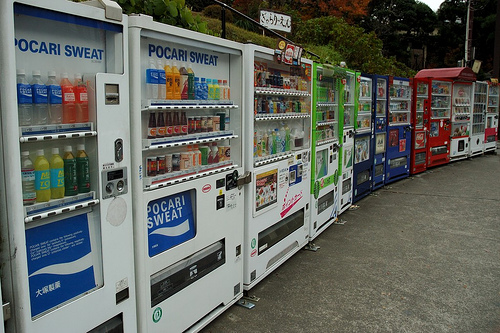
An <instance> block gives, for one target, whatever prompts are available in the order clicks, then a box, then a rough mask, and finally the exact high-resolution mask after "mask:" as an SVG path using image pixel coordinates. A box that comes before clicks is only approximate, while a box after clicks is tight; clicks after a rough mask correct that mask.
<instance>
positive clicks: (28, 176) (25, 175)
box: [21, 169, 35, 182]
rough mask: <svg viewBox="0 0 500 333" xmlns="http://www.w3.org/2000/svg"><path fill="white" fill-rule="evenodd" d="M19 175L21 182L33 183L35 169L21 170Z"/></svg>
mask: <svg viewBox="0 0 500 333" xmlns="http://www.w3.org/2000/svg"><path fill="white" fill-rule="evenodd" d="M21 175H22V181H23V182H30V181H35V169H28V170H22V171H21Z"/></svg>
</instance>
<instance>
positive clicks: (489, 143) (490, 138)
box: [484, 82, 498, 152]
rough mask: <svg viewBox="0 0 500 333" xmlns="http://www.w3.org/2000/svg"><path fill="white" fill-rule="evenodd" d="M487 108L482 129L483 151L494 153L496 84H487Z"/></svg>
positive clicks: (495, 145) (496, 106)
mask: <svg viewBox="0 0 500 333" xmlns="http://www.w3.org/2000/svg"><path fill="white" fill-rule="evenodd" d="M487 103H488V107H487V112H486V123H485V129H484V151H485V152H494V151H495V150H496V149H497V140H498V83H492V82H488V102H487Z"/></svg>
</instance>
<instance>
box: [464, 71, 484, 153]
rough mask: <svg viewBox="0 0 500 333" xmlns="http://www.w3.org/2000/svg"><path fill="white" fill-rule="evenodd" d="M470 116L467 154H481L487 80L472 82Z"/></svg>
mask: <svg viewBox="0 0 500 333" xmlns="http://www.w3.org/2000/svg"><path fill="white" fill-rule="evenodd" d="M473 89H474V99H473V105H472V117H470V124H469V126H470V127H469V130H470V134H469V136H470V141H469V156H476V155H482V154H483V153H484V150H485V124H486V105H487V102H488V82H480V81H477V82H474V83H473Z"/></svg>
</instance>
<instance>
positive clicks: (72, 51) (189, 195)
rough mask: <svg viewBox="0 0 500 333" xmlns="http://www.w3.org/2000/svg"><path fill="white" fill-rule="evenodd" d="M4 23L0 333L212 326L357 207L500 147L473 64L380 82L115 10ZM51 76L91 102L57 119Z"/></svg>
mask: <svg viewBox="0 0 500 333" xmlns="http://www.w3.org/2000/svg"><path fill="white" fill-rule="evenodd" d="M0 13H1V14H0V15H1V20H0V31H1V33H0V41H1V44H2V45H4V46H5V47H3V48H1V49H0V77H1V78H2V85H1V86H0V110H1V116H0V125H1V135H0V152H1V155H2V159H1V163H0V171H1V172H0V175H1V178H2V182H1V183H0V184H1V185H0V186H1V189H0V203H1V205H0V220H1V223H0V235H1V264H2V265H1V268H2V269H1V293H2V302H3V311H0V316H2V318H3V321H4V323H5V325H2V326H1V328H0V331H5V332H67V331H68V330H71V331H75V332H162V333H164V332H184V331H190V332H196V331H199V330H201V329H202V328H203V327H205V326H206V325H207V324H208V323H209V322H210V321H212V320H213V319H214V318H216V317H217V316H218V315H220V314H221V313H223V312H224V311H225V310H226V309H227V308H228V307H229V306H231V305H232V304H234V303H236V302H238V301H239V300H240V299H241V298H242V296H243V294H244V292H245V291H248V290H250V289H251V288H253V287H254V286H255V285H256V284H257V283H259V282H260V281H262V279H264V278H265V277H266V276H268V275H269V274H270V273H271V272H272V271H274V270H275V269H276V268H277V267H279V266H280V265H281V264H282V263H284V262H285V261H286V260H287V259H288V258H290V257H291V256H293V255H294V254H295V253H296V252H297V251H299V250H300V249H302V248H304V247H305V246H306V245H308V244H310V245H311V244H312V241H313V240H314V239H315V238H316V237H317V236H318V235H319V234H320V233H321V232H322V231H324V230H325V229H326V228H327V227H328V226H329V225H331V224H332V223H334V222H335V221H336V220H337V218H338V216H339V215H340V214H341V213H343V212H344V211H346V210H347V209H348V208H349V207H350V206H351V205H352V203H353V202H356V201H358V200H360V199H361V198H363V197H364V196H366V195H367V194H369V193H370V192H371V191H373V190H376V189H377V188H380V187H381V186H383V185H385V184H388V183H390V182H393V181H397V180H399V179H402V178H404V177H407V176H408V175H410V174H415V173H418V172H422V171H424V170H426V168H429V167H433V166H436V165H439V164H443V163H447V162H448V161H450V160H455V159H459V158H467V157H469V156H473V155H477V154H482V153H484V152H487V151H493V150H495V148H496V140H497V127H498V86H497V85H494V84H491V83H486V82H476V80H475V75H474V73H473V72H472V71H471V70H470V69H468V68H453V69H436V70H422V71H421V72H419V73H418V74H417V75H416V76H415V78H413V79H411V80H410V79H405V78H395V77H388V76H381V75H368V74H363V73H359V72H356V71H352V70H349V69H345V68H341V67H336V66H330V65H326V64H319V63H315V62H312V61H310V60H307V59H303V58H301V56H300V48H294V46H293V45H286V44H285V46H284V47H283V48H282V49H279V48H278V49H277V50H273V49H268V48H264V47H261V46H256V45H252V44H240V43H237V42H232V41H228V40H223V39H220V38H217V37H214V36H209V35H205V34H200V33H197V32H193V31H189V30H185V29H181V28H177V27H173V26H170V25H165V24H161V23H158V22H154V21H153V20H152V18H151V17H149V16H144V15H132V16H127V15H123V14H122V11H121V8H119V7H118V6H117V5H116V3H115V2H112V1H108V0H100V2H99V3H96V2H87V3H73V2H69V1H63V0H60V1H53V0H17V1H14V0H8V1H2V2H1V3H0ZM8 45H11V46H12V47H8ZM31 73H33V75H34V76H36V77H38V80H36V82H35V78H33V80H34V81H33V82H35V83H33V84H32V85H31V86H30V85H26V83H25V82H24V81H23V80H24V79H27V81H31ZM54 73H55V77H56V78H57V81H58V82H60V81H61V82H62V79H64V78H66V77H69V78H73V77H74V76H76V77H80V76H81V78H82V81H83V83H84V85H85V86H86V89H84V90H81V85H82V84H81V83H79V84H78V89H80V90H78V89H77V86H76V83H75V88H74V90H72V89H73V88H71V86H70V87H68V85H67V84H65V83H64V84H63V83H62V84H61V85H60V86H62V87H61V89H60V90H59V91H60V93H59V100H57V98H54V99H52V97H50V98H48V99H47V98H46V99H45V102H44V103H45V107H44V106H43V105H41V104H43V103H41V102H40V100H39V99H38V98H39V95H43V93H40V92H43V91H44V90H43V89H44V85H43V84H40V80H41V81H43V82H46V81H48V80H49V81H50V80H51V78H52V81H50V82H51V83H50V87H51V88H50V89H52V90H50V91H53V89H56V88H57V86H58V85H57V83H54V80H53V78H54ZM16 76H17V77H16ZM19 76H22V77H23V78H21V79H20V78H19ZM24 76H27V77H28V78H24ZM16 79H17V81H16ZM47 86H49V84H48V83H47ZM29 87H32V89H33V90H36V91H33V92H31V91H30V92H29V94H33V96H38V97H37V98H36V99H35V98H33V100H32V101H33V103H30V100H29V99H28V100H27V99H26V96H28V95H29V94H28V90H29V89H31V88H29ZM26 89H28V90H26ZM38 90H39V91H38ZM51 94H52V93H51ZM75 94H78V95H76V97H75ZM55 95H57V94H55ZM40 98H41V97H40ZM57 104H60V105H59V106H58V105H57ZM83 106H85V108H88V119H86V118H79V119H80V120H79V121H78V122H77V121H76V120H71V117H69V118H68V117H65V116H64V115H65V114H66V113H67V112H75V108H76V112H82V110H83V109H84V107H83ZM58 107H59V108H58ZM47 109H48V116H41V114H42V112H47ZM61 109H62V113H63V117H57V116H56V111H57V110H61ZM30 110H31V111H30ZM44 110H45V111H44ZM26 112H32V114H33V116H32V117H31V118H30V117H28V118H26V117H25V115H26V114H27V113H26ZM37 113H39V114H37ZM81 119H84V120H83V121H82V120H81ZM30 121H31V122H30ZM63 147H64V151H65V152H69V154H66V153H65V154H64V157H63V158H62V160H63V162H64V166H62V165H61V164H59V165H58V166H56V164H57V163H56V162H54V161H56V160H58V159H57V156H56V155H57V154H58V149H60V151H61V152H62V151H63ZM72 147H73V148H72ZM75 147H79V148H78V150H79V152H78V153H77V154H76V158H75V157H72V156H73V155H72V153H71V150H72V149H74V148H75ZM49 152H52V153H53V155H52V157H51V156H50V155H49ZM73 152H76V150H73ZM82 152H83V153H82ZM44 156H45V158H44ZM29 159H31V160H33V161H34V163H32V164H30V163H29V162H27V161H28V160H29ZM44 159H47V160H50V163H46V164H44V163H43V160H44ZM59 160H60V159H59ZM75 161H76V162H75ZM72 163H76V169H72V165H73V164H72ZM82 163H83V164H82ZM82 165H83V167H82ZM72 170H73V171H72ZM74 170H76V171H74ZM72 177H75V178H76V179H80V177H84V178H85V182H86V183H85V184H86V185H85V186H86V190H85V191H79V190H77V188H76V187H73V188H68V187H67V185H68V184H69V182H70V181H72V179H73V178H72ZM61 179H64V182H65V186H66V187H62V185H63V184H62V183H61ZM55 180H56V181H55ZM77 183H78V182H77ZM72 184H73V183H72ZM47 186H48V187H47ZM72 186H73V185H72ZM74 186H78V185H74ZM56 187H58V190H57V193H58V195H57V196H54V195H50V196H47V193H49V192H50V190H49V191H48V192H47V189H52V188H56ZM61 187H62V188H63V189H66V191H65V192H64V191H62V189H61ZM39 191H45V192H43V193H44V195H41V193H42V192H39ZM61 191H62V193H63V194H64V195H62V196H61ZM54 193H56V190H54ZM23 198H24V199H25V200H23ZM26 198H28V199H26ZM34 198H36V199H34Z"/></svg>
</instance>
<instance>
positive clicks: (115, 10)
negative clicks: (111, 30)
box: [84, 0, 123, 22]
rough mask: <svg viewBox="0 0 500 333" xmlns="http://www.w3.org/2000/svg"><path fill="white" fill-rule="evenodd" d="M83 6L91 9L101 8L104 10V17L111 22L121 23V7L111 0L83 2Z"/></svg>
mask: <svg viewBox="0 0 500 333" xmlns="http://www.w3.org/2000/svg"><path fill="white" fill-rule="evenodd" d="M84 4H85V5H88V6H93V7H102V8H104V16H105V17H106V18H107V19H109V20H113V21H118V22H121V21H122V19H123V17H122V14H123V12H122V7H120V5H119V4H117V3H116V2H115V1H111V0H97V1H95V0H94V1H87V2H84Z"/></svg>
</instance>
